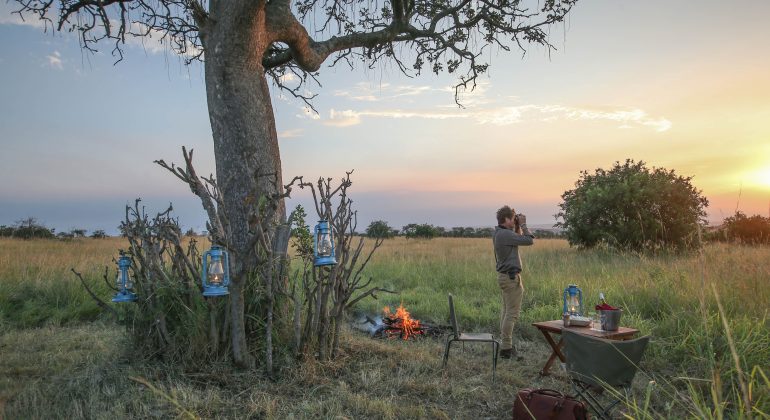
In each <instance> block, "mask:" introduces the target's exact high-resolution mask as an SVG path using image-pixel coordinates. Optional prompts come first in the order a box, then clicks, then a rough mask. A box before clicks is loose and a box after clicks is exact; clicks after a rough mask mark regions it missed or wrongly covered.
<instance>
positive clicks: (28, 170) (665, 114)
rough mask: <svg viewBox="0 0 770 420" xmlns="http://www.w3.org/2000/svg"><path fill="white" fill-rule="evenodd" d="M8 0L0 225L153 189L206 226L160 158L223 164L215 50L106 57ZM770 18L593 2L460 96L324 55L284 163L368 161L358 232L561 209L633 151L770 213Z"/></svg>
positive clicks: (2, 30)
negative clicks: (568, 196) (209, 83)
mask: <svg viewBox="0 0 770 420" xmlns="http://www.w3.org/2000/svg"><path fill="white" fill-rule="evenodd" d="M12 9H13V6H12V5H9V4H6V3H5V2H2V3H0V176H2V179H3V182H2V183H0V224H7V225H11V224H13V223H14V222H15V221H17V220H19V219H22V218H25V217H28V216H34V217H37V218H38V219H39V220H40V221H42V222H44V223H45V224H46V225H47V226H49V227H55V228H57V230H69V229H71V228H74V227H78V228H86V229H88V230H93V229H105V230H107V231H108V232H115V230H116V227H117V225H118V224H119V222H120V220H121V218H122V215H123V209H124V206H125V204H126V203H128V202H132V201H133V199H134V198H135V197H142V198H143V200H144V202H145V203H146V204H147V206H148V208H150V209H160V208H162V207H164V206H166V205H167V204H168V202H173V203H174V207H175V209H176V212H177V214H178V216H179V217H180V222H181V224H182V225H183V226H185V227H193V228H194V229H196V230H201V229H203V226H204V218H205V213H204V212H203V210H202V208H201V207H200V205H199V204H198V202H197V201H196V200H195V198H194V197H193V196H192V194H191V193H190V191H189V189H187V188H186V187H185V185H183V184H182V183H181V182H180V181H179V180H177V179H176V178H175V177H173V176H171V175H170V174H169V173H167V172H165V170H163V169H162V168H160V167H158V166H157V165H155V164H153V160H155V159H165V160H166V161H175V162H180V161H181V160H182V159H181V146H183V145H184V146H187V147H191V148H194V149H195V158H196V159H195V160H196V163H197V168H198V172H199V173H204V174H208V173H210V172H213V171H214V164H213V160H214V159H213V145H212V141H211V129H210V125H209V119H208V114H207V109H206V99H205V98H206V97H205V87H204V84H203V81H202V79H203V71H202V66H201V65H199V64H197V65H192V66H189V67H187V66H184V64H183V63H182V61H181V60H180V59H179V58H178V57H176V56H174V55H173V54H172V53H170V52H168V51H167V50H166V49H164V48H162V46H159V45H158V44H157V41H155V40H145V41H144V44H142V42H141V41H139V40H135V41H132V42H131V43H130V45H128V46H127V47H126V52H125V59H124V61H123V62H121V63H119V64H117V65H115V66H113V62H114V61H115V60H114V58H113V57H111V56H110V50H111V48H110V47H109V46H108V45H103V46H102V53H100V54H97V55H93V54H89V53H86V52H83V51H81V50H80V48H79V46H78V42H77V40H76V39H75V38H74V37H73V36H72V35H70V34H58V33H56V34H51V31H50V29H49V31H48V32H47V33H44V32H43V27H42V26H41V25H40V24H38V23H37V22H34V21H31V20H30V21H28V22H26V23H21V22H20V21H19V19H18V18H17V17H16V16H12V15H11V13H10V11H11V10H12ZM768 16H770V1H765V0H753V1H748V0H745V1H734V2H724V1H712V0H708V1H697V2H696V1H662V0H654V1H631V0H591V1H588V0H584V1H583V2H582V3H578V5H577V6H576V7H575V9H574V11H573V13H572V14H571V15H570V17H569V19H568V21H567V22H565V23H564V25H560V26H558V27H554V28H552V30H551V31H550V40H551V42H552V43H553V44H554V45H555V46H556V47H557V49H558V50H557V51H552V52H551V53H550V55H549V54H548V53H547V52H546V51H544V50H543V49H538V48H534V47H533V48H531V49H529V50H528V52H527V53H526V55H525V56H524V57H523V58H522V54H521V52H519V51H512V52H509V53H506V52H504V51H499V50H494V49H493V50H488V52H487V53H486V56H487V60H489V62H490V63H491V69H490V71H489V73H488V74H487V75H485V76H484V77H483V78H482V80H481V81H480V84H479V86H478V87H477V88H476V90H475V91H474V92H470V93H466V94H464V95H463V97H462V102H463V104H464V105H465V108H458V107H457V106H456V105H455V103H454V98H453V93H452V92H453V91H452V90H451V89H450V87H451V85H452V83H453V82H454V79H453V77H452V76H448V75H442V76H435V75H434V74H432V73H430V72H428V73H424V74H423V75H421V76H420V77H415V78H408V77H405V76H403V75H401V74H400V72H399V71H398V70H397V69H396V68H395V67H393V66H392V65H384V66H382V67H379V68H377V69H375V70H371V69H367V68H366V67H365V66H360V67H359V68H357V69H355V70H354V71H351V70H350V69H349V68H347V66H340V67H337V68H328V67H323V68H322V69H321V76H320V81H321V83H322V86H321V87H317V86H312V89H313V91H314V92H315V93H318V94H319V96H318V97H317V99H316V101H315V107H316V109H317V110H318V114H314V113H312V112H308V110H306V109H305V108H304V106H303V105H304V104H303V103H301V102H299V101H297V100H295V99H293V98H288V97H285V96H282V95H281V94H280V92H278V91H274V94H273V104H274V106H275V114H276V118H277V126H278V135H279V139H280V140H279V141H280V146H281V157H282V163H283V170H284V179H290V178H292V177H293V176H295V175H304V176H305V177H306V179H315V178H317V177H318V176H324V177H326V176H331V177H336V178H339V177H341V176H343V175H344V173H345V171H346V170H350V169H355V172H354V174H353V176H352V179H353V182H354V184H353V188H352V190H351V196H352V198H353V200H354V201H355V203H356V205H355V206H356V208H357V209H358V211H359V230H363V229H364V228H365V227H366V225H367V224H368V223H369V222H370V221H372V220H377V219H382V220H386V221H388V222H389V223H390V225H391V226H393V227H399V228H400V227H401V226H403V225H405V224H407V223H412V222H414V223H431V224H434V225H440V226H445V227H447V228H451V227H453V226H477V227H479V226H491V225H494V224H495V221H494V212H495V210H496V209H497V208H498V207H500V206H501V205H503V204H510V205H512V206H514V207H515V208H516V210H517V211H520V212H524V213H526V214H527V216H528V218H529V222H530V224H535V225H550V224H552V223H554V221H555V220H554V217H553V215H554V214H555V213H556V212H557V204H558V203H559V202H560V196H561V194H562V193H563V192H564V191H565V190H568V189H571V188H572V187H573V186H574V183H575V181H576V180H577V179H578V177H579V173H580V171H581V170H593V169H595V168H598V167H602V168H609V167H610V166H611V165H612V163H613V162H615V161H623V160H625V159H626V158H632V159H635V160H644V161H645V162H647V163H648V164H649V166H656V167H665V168H668V169H674V170H675V171H676V172H677V173H678V174H680V175H686V176H693V177H694V178H693V181H692V182H693V184H694V185H695V186H696V187H697V188H699V189H701V190H702V191H703V194H704V195H705V196H706V197H708V199H709V201H710V206H709V208H708V212H709V219H710V221H711V223H712V224H719V223H720V222H721V220H722V219H723V218H724V217H728V216H730V215H732V214H733V213H734V212H735V210H736V208H737V209H739V210H741V211H743V212H745V213H747V214H761V215H763V216H769V214H768V212H769V211H770V25H767V23H766V21H767V17H768ZM327 64H328V63H327ZM307 202H308V201H307V197H306V196H303V195H302V194H296V196H295V198H294V199H292V200H291V202H289V203H288V206H289V207H290V208H291V207H293V206H294V205H296V204H297V203H304V204H307Z"/></svg>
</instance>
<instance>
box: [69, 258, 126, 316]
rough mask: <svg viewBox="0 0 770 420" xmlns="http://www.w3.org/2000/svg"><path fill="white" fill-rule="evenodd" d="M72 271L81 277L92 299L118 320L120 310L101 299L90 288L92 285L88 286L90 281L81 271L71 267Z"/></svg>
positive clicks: (81, 281)
mask: <svg viewBox="0 0 770 420" xmlns="http://www.w3.org/2000/svg"><path fill="white" fill-rule="evenodd" d="M70 271H72V273H73V274H74V275H75V276H77V278H79V279H80V283H81V284H82V285H83V287H84V288H85V289H86V292H88V294H89V295H90V296H91V298H92V299H93V300H94V301H95V302H96V304H97V305H99V307H100V308H102V309H104V310H105V311H107V312H109V313H110V314H112V316H113V317H114V318H115V321H117V320H118V319H119V316H118V311H116V310H115V309H114V308H112V307H111V306H110V305H108V304H106V303H105V302H104V301H103V300H101V299H99V297H98V296H96V294H95V293H94V292H93V290H91V288H90V287H88V283H86V281H85V280H84V279H83V276H82V275H81V274H80V273H78V272H77V271H75V269H74V268H70Z"/></svg>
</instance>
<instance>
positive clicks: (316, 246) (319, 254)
mask: <svg viewBox="0 0 770 420" xmlns="http://www.w3.org/2000/svg"><path fill="white" fill-rule="evenodd" d="M313 239H314V241H313V256H314V263H313V264H314V265H315V266H322V265H335V264H337V259H336V258H335V254H334V239H333V238H332V231H331V228H330V227H329V222H328V221H326V220H319V221H318V224H317V225H315V238H313Z"/></svg>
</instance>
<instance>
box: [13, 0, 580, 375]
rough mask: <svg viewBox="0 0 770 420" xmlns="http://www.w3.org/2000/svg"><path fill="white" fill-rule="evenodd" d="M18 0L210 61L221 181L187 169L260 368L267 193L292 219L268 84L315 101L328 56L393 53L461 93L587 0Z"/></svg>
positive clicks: (240, 355) (71, 23) (235, 315)
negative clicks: (249, 321) (259, 275)
mask: <svg viewBox="0 0 770 420" xmlns="http://www.w3.org/2000/svg"><path fill="white" fill-rule="evenodd" d="M16 1H17V2H18V4H19V10H18V13H20V15H21V16H22V17H32V16H34V15H36V16H37V17H39V18H41V19H44V20H47V21H49V22H50V23H51V24H52V25H53V27H54V28H56V29H57V30H59V31H73V32H76V33H77V34H78V35H79V39H80V43H81V46H82V47H83V48H85V49H88V50H95V49H96V48H97V44H99V43H103V42H107V43H109V44H110V47H111V48H112V51H113V54H114V55H116V57H117V58H118V60H120V59H122V58H123V55H122V51H121V48H122V46H123V45H124V43H125V42H126V39H127V38H128V37H132V36H139V37H143V36H154V37H164V38H165V39H167V40H169V41H170V45H171V46H172V47H173V48H174V49H175V50H176V51H177V52H178V53H180V54H183V55H184V56H185V57H187V58H188V59H189V60H195V59H202V60H203V61H204V62H205V81H206V92H207V100H208V109H209V118H210V120H211V129H212V136H213V141H214V153H215V162H216V168H217V170H216V172H217V177H216V183H215V184H204V183H203V182H200V181H199V180H198V178H197V176H195V174H194V172H193V171H192V170H191V168H190V167H188V168H187V169H183V170H180V172H178V175H179V176H180V177H181V178H183V179H184V180H185V181H187V182H188V183H189V184H190V186H191V189H192V190H193V192H195V193H196V194H198V195H199V196H201V199H202V200H203V202H204V206H205V207H206V210H207V212H208V215H209V219H210V227H209V231H210V233H211V236H212V240H213V241H214V242H216V243H219V244H221V245H223V246H225V247H227V249H229V251H230V253H231V266H232V267H231V269H232V286H231V302H232V304H231V308H232V309H231V315H232V332H233V334H232V349H233V355H234V359H235V361H236V363H238V364H241V365H249V364H251V363H250V361H251V356H250V354H249V352H248V349H247V348H246V341H245V332H244V328H243V325H244V321H243V319H244V296H243V290H244V289H243V285H244V282H245V281H246V278H247V277H248V276H249V275H253V274H255V271H256V267H258V266H259V265H260V264H261V262H262V261H261V260H260V258H261V257H260V252H259V246H262V247H263V248H264V247H265V246H266V241H267V243H269V242H270V241H274V240H275V238H274V237H273V235H271V233H270V232H264V231H263V230H262V229H260V228H259V226H260V223H259V221H260V218H261V217H263V212H262V211H261V210H262V209H260V206H261V205H263V204H264V200H263V198H264V197H277V202H278V208H277V211H274V212H273V211H271V212H269V214H271V215H272V217H275V218H276V219H278V221H279V222H280V221H283V219H284V218H285V210H284V207H283V202H282V199H281V195H282V194H283V186H282V178H281V159H280V154H279V150H278V139H277V134H276V127H275V118H274V115H273V105H272V103H271V100H270V92H269V90H268V80H272V81H273V82H274V83H276V85H277V86H279V87H280V88H282V89H286V90H288V91H289V92H290V93H292V94H293V95H295V96H297V97H299V98H300V99H302V100H305V101H308V100H310V99H311V98H310V97H309V96H307V95H305V94H304V92H305V89H304V87H302V84H303V83H304V82H305V81H307V80H309V79H310V80H312V78H313V77H314V76H315V72H317V71H318V70H319V69H320V67H321V65H322V64H323V63H324V62H325V61H327V59H329V57H331V56H333V57H334V58H333V60H331V65H334V64H337V63H340V62H345V63H347V64H349V65H351V66H353V64H354V63H355V62H363V63H365V64H366V65H369V66H371V65H374V64H376V63H377V62H380V61H383V60H390V61H392V62H395V64H396V65H397V66H398V68H399V69H401V71H403V72H404V73H407V74H419V73H421V71H422V70H423V69H424V68H426V66H427V68H428V69H430V70H431V71H433V72H435V73H439V72H442V71H447V72H449V73H455V72H459V74H460V76H459V80H458V83H457V86H456V91H455V93H456V95H455V100H457V93H458V92H460V90H461V89H464V88H472V87H474V86H475V81H476V78H477V77H478V76H479V75H480V74H482V73H484V72H485V71H486V70H487V66H488V65H487V63H485V62H484V59H483V57H484V55H482V53H483V52H484V51H485V50H486V49H488V48H498V49H502V50H506V51H507V50H509V49H510V48H511V47H514V48H519V49H521V50H522V51H523V50H524V48H525V47H526V45H527V44H537V45H541V46H545V47H546V48H548V49H551V48H553V46H552V45H551V44H550V42H549V40H548V36H547V32H546V30H547V29H548V27H549V26H550V25H553V24H555V23H558V22H561V21H562V20H563V19H564V18H565V16H566V15H567V13H568V12H569V11H570V9H571V8H572V7H573V5H574V4H575V3H576V1H577V0H542V1H532V2H531V4H526V3H527V2H525V1H520V0H475V1H470V0H435V1H434V0H429V1H425V0H416V1H409V0H391V1H377V0H374V1H371V0H366V1H361V0H297V1H296V2H291V1H289V0H272V1H268V0H230V1H222V0H210V1H208V2H207V1H201V0H16ZM399 45H403V46H404V47H403V48H398V46H399ZM204 57H205V59H204ZM406 60H408V61H409V63H406V62H405V61H406ZM289 73H294V74H296V75H297V76H300V77H299V80H300V81H301V83H300V85H293V86H287V85H285V84H284V81H285V80H287V79H288V78H283V77H282V76H283V75H286V74H289ZM210 180H211V181H213V179H210ZM204 181H207V182H208V180H204ZM206 185H215V186H216V192H215V194H213V195H207V194H206V192H205V190H206V188H205V186H206ZM267 246H269V245H267Z"/></svg>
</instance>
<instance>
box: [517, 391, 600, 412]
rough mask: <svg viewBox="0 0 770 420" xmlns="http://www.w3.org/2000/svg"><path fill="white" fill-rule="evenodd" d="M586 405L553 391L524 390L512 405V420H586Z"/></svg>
mask: <svg viewBox="0 0 770 420" xmlns="http://www.w3.org/2000/svg"><path fill="white" fill-rule="evenodd" d="M588 418H589V416H588V410H587V409H586V405H585V404H584V403H583V402H582V401H579V400H576V399H575V398H573V397H571V396H569V395H565V394H562V393H561V392H559V391H556V390H553V389H530V388H525V389H522V390H521V391H519V393H518V394H517V395H516V402H514V403H513V419H514V420H533V419H534V420H573V419H576V420H587V419H588Z"/></svg>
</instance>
